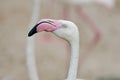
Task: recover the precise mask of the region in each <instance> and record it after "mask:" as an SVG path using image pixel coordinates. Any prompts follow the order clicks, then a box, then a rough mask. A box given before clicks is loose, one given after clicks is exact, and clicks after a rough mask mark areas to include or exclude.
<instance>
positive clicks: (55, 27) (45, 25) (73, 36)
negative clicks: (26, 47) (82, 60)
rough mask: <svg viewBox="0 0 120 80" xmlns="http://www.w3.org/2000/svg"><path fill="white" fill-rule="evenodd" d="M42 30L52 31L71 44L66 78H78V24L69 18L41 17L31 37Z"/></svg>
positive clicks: (71, 79)
mask: <svg viewBox="0 0 120 80" xmlns="http://www.w3.org/2000/svg"><path fill="white" fill-rule="evenodd" d="M41 31H46V32H52V33H54V34H55V35H56V36H58V37H60V38H62V39H64V40H66V41H68V43H69V44H70V46H71V58H70V67H69V71H68V75H67V79H66V80H76V77H77V69H78V61H79V31H78V28H77V26H76V25H75V24H74V23H73V22H71V21H67V20H54V19H41V20H40V21H39V22H38V23H37V24H36V25H35V26H34V27H33V28H32V29H31V30H30V32H29V33H28V36H29V37H30V36H32V35H34V34H35V33H38V32H41ZM77 80H82V79H77Z"/></svg>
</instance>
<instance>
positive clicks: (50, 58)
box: [0, 0, 120, 80]
mask: <svg viewBox="0 0 120 80" xmlns="http://www.w3.org/2000/svg"><path fill="white" fill-rule="evenodd" d="M69 1H70V0H69ZM69 1H68V0H41V1H40V8H39V9H40V15H39V20H40V19H42V18H52V19H65V17H66V16H68V14H69V15H70V17H69V19H68V20H70V21H73V22H74V23H76V24H77V26H78V27H79V31H80V46H81V48H80V57H81V58H82V57H84V55H87V57H84V59H83V58H82V59H81V63H80V64H79V70H78V78H84V79H88V80H120V43H119V41H120V37H119V36H120V0H101V1H100V0H96V1H95V0H93V1H95V2H92V0H89V1H91V2H85V1H84V0H72V1H73V2H69ZM104 1H106V2H105V3H104ZM109 1H111V2H109ZM76 2H77V3H76ZM79 3H80V4H79ZM76 5H80V6H81V8H82V11H84V13H85V14H86V15H87V16H89V18H90V19H91V21H92V22H93V23H94V24H95V25H96V27H97V29H98V30H99V32H100V40H99V41H98V43H97V44H96V45H94V46H93V47H92V48H91V50H89V51H87V46H88V44H89V43H90V41H91V40H92V38H93V37H94V32H93V31H92V30H91V28H90V27H89V26H90V25H89V24H90V23H88V22H89V21H88V22H86V20H84V18H82V16H83V15H79V16H80V17H78V14H77V11H75V8H76ZM32 8H33V0H0V80H28V77H27V76H28V75H27V67H26V41H27V34H28V24H29V22H30V18H31V13H32ZM67 10H69V12H68V11H67ZM35 36H36V38H35V56H36V61H37V69H38V73H39V77H40V79H41V80H64V79H65V78H66V75H67V66H68V64H67V60H68V55H70V51H69V45H68V43H67V42H66V41H64V40H62V39H60V38H58V37H56V36H55V35H53V34H52V33H46V32H41V33H39V34H36V35H35Z"/></svg>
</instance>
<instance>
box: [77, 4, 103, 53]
mask: <svg viewBox="0 0 120 80" xmlns="http://www.w3.org/2000/svg"><path fill="white" fill-rule="evenodd" d="M75 10H76V13H77V15H78V16H79V17H82V19H83V20H84V21H86V23H87V24H88V25H89V27H90V28H91V30H92V32H93V34H94V37H93V39H92V41H91V42H90V43H89V45H88V47H87V52H89V51H90V50H92V48H93V47H95V45H97V43H98V42H99V41H100V38H101V32H100V30H99V29H98V28H97V26H96V25H95V24H94V22H93V21H92V20H91V19H90V18H89V16H87V15H86V14H85V13H84V11H83V10H82V7H81V6H80V5H77V6H76V7H75Z"/></svg>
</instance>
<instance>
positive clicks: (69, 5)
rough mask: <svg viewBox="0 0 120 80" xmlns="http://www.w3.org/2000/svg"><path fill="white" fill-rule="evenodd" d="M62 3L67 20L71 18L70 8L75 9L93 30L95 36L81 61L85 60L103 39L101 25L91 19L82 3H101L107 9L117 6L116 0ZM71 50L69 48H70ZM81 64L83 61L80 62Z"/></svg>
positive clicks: (75, 0) (66, 1) (72, 0)
mask: <svg viewBox="0 0 120 80" xmlns="http://www.w3.org/2000/svg"><path fill="white" fill-rule="evenodd" d="M62 3H64V4H65V6H64V9H63V18H64V19H65V20H69V19H70V18H71V15H70V10H71V9H74V11H75V13H76V14H77V16H78V17H79V18H82V19H83V20H84V21H85V22H86V23H87V24H88V27H89V28H90V29H91V30H92V32H93V34H94V36H93V39H92V40H91V41H90V43H89V44H88V46H87V47H86V50H85V52H84V55H83V56H82V58H81V60H80V62H82V63H83V62H84V60H85V59H86V58H87V57H88V56H89V55H90V54H88V53H89V51H91V50H92V49H93V48H94V47H95V46H96V45H97V44H98V42H99V41H100V39H101V31H100V30H99V29H98V27H99V26H97V25H95V23H94V22H93V21H92V20H91V19H90V17H89V16H88V15H87V14H86V13H85V12H84V10H83V8H82V5H85V4H87V5H89V4H94V3H96V4H100V5H103V6H104V7H106V8H107V9H113V8H114V6H115V0H64V1H62ZM68 51H69V48H68ZM80 64H81V63H80Z"/></svg>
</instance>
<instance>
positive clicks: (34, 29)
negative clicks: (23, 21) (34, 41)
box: [28, 24, 39, 37]
mask: <svg viewBox="0 0 120 80" xmlns="http://www.w3.org/2000/svg"><path fill="white" fill-rule="evenodd" d="M38 25H39V24H36V25H35V26H34V27H33V28H32V29H31V30H30V32H29V33H28V37H31V36H32V35H34V34H35V33H37V26H38Z"/></svg>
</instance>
